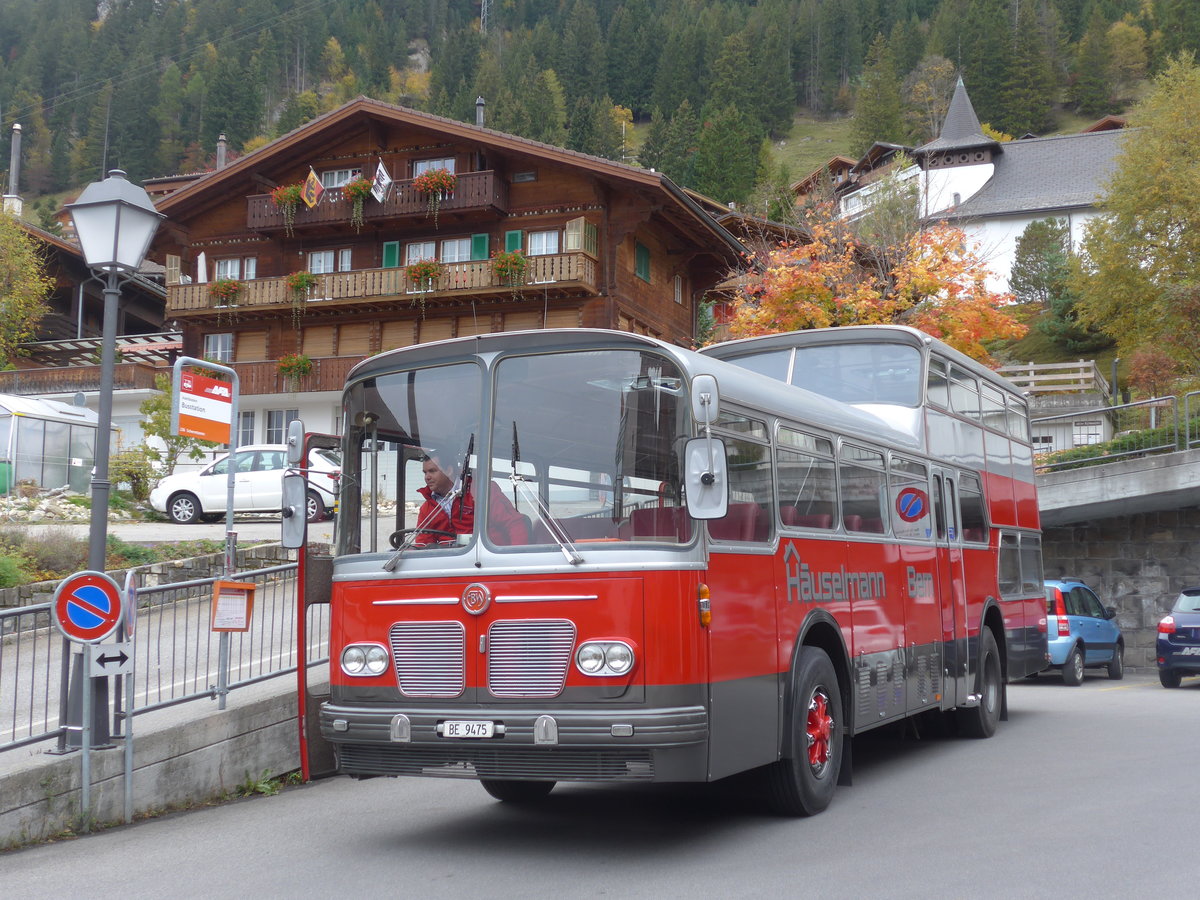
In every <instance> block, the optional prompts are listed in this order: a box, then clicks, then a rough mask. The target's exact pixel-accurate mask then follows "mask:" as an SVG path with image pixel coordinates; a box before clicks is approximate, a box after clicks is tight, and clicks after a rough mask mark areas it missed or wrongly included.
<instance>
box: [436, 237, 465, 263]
mask: <svg viewBox="0 0 1200 900" xmlns="http://www.w3.org/2000/svg"><path fill="white" fill-rule="evenodd" d="M439 259H440V260H441V261H442V262H444V263H455V262H468V261H470V259H471V239H470V238H449V239H447V240H444V241H442V255H441V256H440V257H439Z"/></svg>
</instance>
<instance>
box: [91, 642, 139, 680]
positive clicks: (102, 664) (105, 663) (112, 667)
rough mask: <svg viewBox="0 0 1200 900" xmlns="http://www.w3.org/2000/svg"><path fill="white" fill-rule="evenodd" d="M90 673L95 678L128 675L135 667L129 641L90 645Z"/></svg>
mask: <svg viewBox="0 0 1200 900" xmlns="http://www.w3.org/2000/svg"><path fill="white" fill-rule="evenodd" d="M88 655H89V656H90V657H91V658H90V660H89V661H88V674H89V675H91V676H92V677H93V678H106V677H107V676H109V675H128V674H129V672H130V671H131V670H132V668H133V648H132V646H131V645H130V644H129V642H128V641H126V642H125V643H121V644H92V645H91V646H90V647H88Z"/></svg>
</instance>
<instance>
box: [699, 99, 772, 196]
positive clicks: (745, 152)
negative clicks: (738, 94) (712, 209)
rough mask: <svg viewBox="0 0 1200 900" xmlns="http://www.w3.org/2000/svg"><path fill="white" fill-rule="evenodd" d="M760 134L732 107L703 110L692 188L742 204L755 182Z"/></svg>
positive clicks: (757, 173) (747, 119) (758, 129)
mask: <svg viewBox="0 0 1200 900" xmlns="http://www.w3.org/2000/svg"><path fill="white" fill-rule="evenodd" d="M762 141H763V134H762V131H761V129H760V128H759V127H758V126H757V123H755V122H752V121H751V120H750V119H749V118H747V117H746V116H745V115H743V114H742V113H741V112H740V111H739V110H737V109H736V108H734V107H732V106H726V107H724V108H723V109H713V108H709V109H706V110H705V112H704V114H703V115H702V116H701V126H700V135H699V141H698V142H697V145H696V169H695V172H696V175H695V177H696V183H695V188H696V190H697V191H699V192H700V193H702V194H706V195H708V196H710V197H712V198H713V199H715V200H719V201H721V202H722V203H725V202H734V203H742V202H745V200H746V199H747V198H748V197H749V196H750V192H751V190H753V188H754V184H755V182H757V181H758V176H759V172H758V167H759V159H760V156H759V150H760V148H761V145H762Z"/></svg>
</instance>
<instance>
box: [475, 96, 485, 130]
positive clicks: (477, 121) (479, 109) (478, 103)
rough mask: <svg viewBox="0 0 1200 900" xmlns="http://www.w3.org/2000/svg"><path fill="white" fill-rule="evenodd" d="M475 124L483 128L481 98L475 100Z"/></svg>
mask: <svg viewBox="0 0 1200 900" xmlns="http://www.w3.org/2000/svg"><path fill="white" fill-rule="evenodd" d="M475 124H476V125H478V126H479V127H480V128H482V127H483V98H482V97H476V98H475Z"/></svg>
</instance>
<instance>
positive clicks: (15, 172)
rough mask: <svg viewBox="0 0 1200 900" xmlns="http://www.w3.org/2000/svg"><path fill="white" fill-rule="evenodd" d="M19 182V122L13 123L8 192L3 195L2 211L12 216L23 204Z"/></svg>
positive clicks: (19, 212) (16, 215)
mask: <svg viewBox="0 0 1200 900" xmlns="http://www.w3.org/2000/svg"><path fill="white" fill-rule="evenodd" d="M20 183H21V123H20V122H14V123H13V134H12V154H11V155H10V156H9V163H8V193H7V194H5V195H4V211H5V212H6V213H8V214H9V215H10V216H13V217H14V218H19V217H20V215H21V212H22V211H23V208H24V204H23V203H22V202H21V195H20V194H19V193H18V187H19V185H20Z"/></svg>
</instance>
